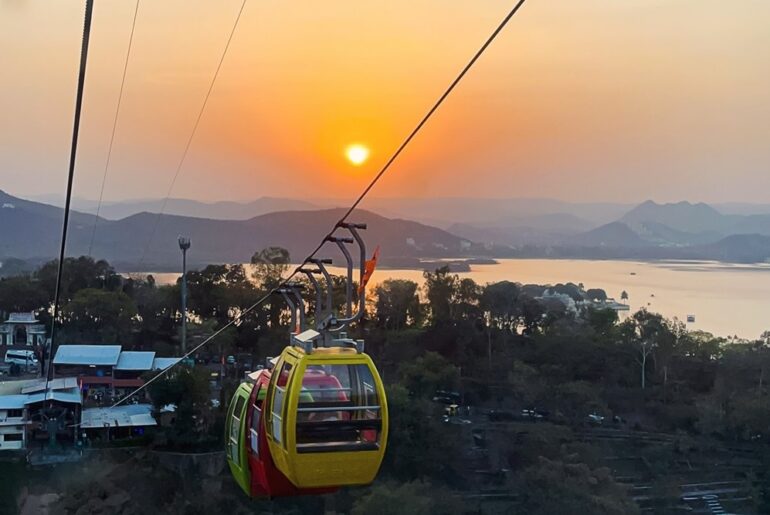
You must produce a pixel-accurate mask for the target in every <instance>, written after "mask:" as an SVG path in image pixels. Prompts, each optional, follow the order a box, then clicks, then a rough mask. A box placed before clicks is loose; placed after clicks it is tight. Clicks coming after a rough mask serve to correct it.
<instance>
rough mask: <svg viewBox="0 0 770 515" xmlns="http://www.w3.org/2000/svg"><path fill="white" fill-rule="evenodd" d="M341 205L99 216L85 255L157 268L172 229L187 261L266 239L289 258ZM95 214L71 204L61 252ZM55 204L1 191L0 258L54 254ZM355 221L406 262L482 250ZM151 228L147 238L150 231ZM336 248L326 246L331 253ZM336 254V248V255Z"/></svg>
mask: <svg viewBox="0 0 770 515" xmlns="http://www.w3.org/2000/svg"><path fill="white" fill-rule="evenodd" d="M342 214H343V210H342V209H339V208H336V209H322V210H312V211H311V210H308V211H280V212H274V213H269V214H264V215H260V216H256V217H253V218H250V219H248V220H213V219H207V218H195V217H189V216H178V215H162V216H161V217H158V216H157V215H156V214H151V213H139V214H135V215H131V216H128V217H126V218H122V219H120V220H106V219H100V220H99V223H98V228H97V233H96V238H95V239H94V245H93V250H92V255H93V256H94V257H97V258H105V259H107V260H108V261H110V262H111V263H112V264H113V265H115V266H116V267H117V268H119V269H121V270H124V271H133V270H137V268H140V269H142V271H148V270H155V271H162V270H165V269H168V268H173V269H175V268H178V262H179V259H180V254H179V248H178V246H177V237H178V235H180V234H184V235H186V236H189V237H190V238H191V239H192V241H193V247H192V250H191V251H190V253H189V259H190V263H191V265H192V266H195V265H202V264H207V263H220V262H230V263H235V262H247V261H249V259H250V258H251V256H252V254H253V253H254V252H255V251H257V250H259V249H261V248H263V247H266V246H270V245H278V246H282V247H285V248H287V249H288V250H289V251H290V253H291V255H292V256H293V257H295V258H296V259H300V258H303V257H305V256H306V255H307V254H308V253H309V252H310V251H311V250H312V249H313V248H315V246H316V244H317V243H318V242H319V240H320V238H321V237H323V235H324V234H326V233H327V232H328V230H329V229H330V228H331V227H333V225H334V223H335V222H336V221H337V220H338V219H339V218H340V216H342ZM94 218H95V217H94V216H93V215H89V214H84V213H80V212H73V213H72V217H71V225H70V232H69V238H68V242H67V253H68V255H82V254H87V253H88V247H89V243H90V241H91V235H92V231H93V222H94ZM61 220H62V210H61V209H60V208H58V207H54V206H49V205H46V204H41V203H37V202H30V201H26V200H22V199H19V198H16V197H12V196H10V195H8V194H6V193H4V192H2V191H0V258H3V257H15V258H21V259H32V260H42V259H51V258H52V257H54V256H56V255H57V254H58V251H57V249H58V245H59V241H60V232H61ZM354 221H356V222H363V223H367V224H368V225H369V230H368V231H367V233H366V240H367V242H368V243H369V245H371V247H372V248H371V250H373V249H374V246H375V245H380V246H381V248H382V259H383V262H384V263H385V264H387V262H388V260H397V261H398V262H399V263H404V262H409V261H408V260H407V261H405V259H406V258H412V260H413V261H412V262H414V263H417V258H423V257H431V258H436V257H458V256H462V255H469V254H471V253H476V254H478V253H479V252H482V253H483V252H484V249H483V248H482V247H481V246H475V247H474V246H473V245H471V243H470V242H468V241H467V240H465V239H463V238H460V237H458V236H455V235H453V234H450V233H448V232H446V231H444V230H442V229H438V228H435V227H431V226H427V225H424V224H420V223H417V222H412V221H408V220H400V219H390V218H385V217H382V216H379V215H377V214H374V213H372V212H369V211H364V210H359V211H357V212H356V215H355V218H354ZM156 224H157V228H156ZM153 231H154V232H155V234H154V237H153V238H152V242H151V243H150V237H151V235H152V233H153ZM337 253H338V251H336V250H335V249H330V254H332V255H335V256H336V255H337ZM338 259H341V256H339V257H338Z"/></svg>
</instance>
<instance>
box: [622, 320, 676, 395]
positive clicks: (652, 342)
mask: <svg viewBox="0 0 770 515" xmlns="http://www.w3.org/2000/svg"><path fill="white" fill-rule="evenodd" d="M622 331H623V334H624V335H625V336H626V338H627V339H628V341H629V343H631V345H633V346H634V347H635V348H636V361H637V363H639V366H640V374H641V386H642V390H644V389H645V387H646V385H647V379H646V378H647V360H648V358H649V357H650V356H651V355H652V354H653V353H654V352H655V350H656V349H657V348H658V347H659V346H660V345H661V344H662V342H666V343H665V344H668V340H669V339H670V338H671V337H672V335H671V332H670V331H669V328H668V327H667V326H666V323H665V320H664V319H663V317H662V316H661V315H659V314H657V313H650V312H649V311H647V310H646V309H640V310H639V311H637V312H636V313H634V314H633V315H632V316H631V317H630V318H629V319H628V320H626V321H625V322H624V323H623V329H622Z"/></svg>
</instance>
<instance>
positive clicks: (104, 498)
mask: <svg viewBox="0 0 770 515" xmlns="http://www.w3.org/2000/svg"><path fill="white" fill-rule="evenodd" d="M271 505H272V503H259V502H254V501H251V500H249V499H248V498H247V497H246V496H245V495H243V493H242V492H240V491H239V490H238V489H237V487H236V486H235V485H234V483H233V482H232V481H231V480H230V478H229V472H228V471H227V467H226V465H225V463H224V456H223V455H222V454H221V453H212V454H207V455H206V454H203V455H183V454H176V453H156V452H150V451H143V450H142V451H112V452H108V453H105V452H95V453H92V454H90V455H87V456H86V457H84V459H83V461H81V462H80V463H75V464H68V465H66V466H60V467H59V468H58V469H56V470H54V471H53V473H51V474H50V475H49V478H48V479H46V480H45V481H43V482H37V483H33V484H26V485H25V486H24V487H23V488H22V491H21V492H20V494H19V497H18V509H19V513H21V514H22V515H97V514H116V515H134V514H137V515H138V514H147V513H182V514H190V515H194V514H198V513H200V514H204V513H205V514H207V515H208V514H218V513H227V514H236V515H237V514H239V513H255V512H256V513H259V512H260V511H267V510H271V509H273V508H276V507H275V506H271ZM277 508H278V509H279V511H285V510H283V508H282V507H277ZM286 508H288V509H289V511H291V507H288V506H287V507H286Z"/></svg>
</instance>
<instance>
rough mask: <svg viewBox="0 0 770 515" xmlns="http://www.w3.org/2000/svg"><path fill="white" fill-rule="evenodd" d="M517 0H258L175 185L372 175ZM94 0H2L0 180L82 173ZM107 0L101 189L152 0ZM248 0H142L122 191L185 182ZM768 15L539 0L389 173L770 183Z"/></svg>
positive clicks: (306, 184)
mask: <svg viewBox="0 0 770 515" xmlns="http://www.w3.org/2000/svg"><path fill="white" fill-rule="evenodd" d="M513 1H514V0H506V1H502V0H472V1H471V0H331V1H326V2H319V1H318V0H294V1H292V2H286V1H285V0H283V1H279V0H248V2H247V4H246V8H245V11H244V13H243V17H242V20H241V23H240V25H239V27H238V30H237V32H236V33H235V37H234V39H233V42H232V45H231V48H230V52H229V54H228V55H227V58H226V60H225V62H224V65H223V68H222V71H221V74H220V77H219V81H218V82H217V84H216V86H215V89H214V91H213V94H212V97H211V99H210V102H209V105H208V108H207V110H206V112H205V114H204V117H203V120H202V123H201V126H200V130H199V131H198V134H197V136H196V138H195V140H194V141H193V144H192V149H191V152H190V154H189V157H188V161H187V163H186V165H185V166H184V168H183V170H182V172H181V175H180V178H179V181H178V183H177V185H176V187H175V189H174V191H173V196H175V197H190V198H197V199H202V200H212V201H213V200H221V199H249V198H254V197H258V196H263V195H271V196H296V197H341V196H352V195H353V194H354V193H356V192H357V191H359V190H360V189H361V188H362V186H363V184H364V183H365V182H366V181H367V180H368V179H369V178H370V177H371V176H372V175H373V174H374V173H375V172H376V170H377V168H378V167H379V166H380V165H381V164H382V163H383V162H384V161H385V160H386V159H387V157H388V155H389V153H391V152H392V151H393V150H394V149H395V147H396V146H397V145H398V144H399V143H400V141H401V140H402V139H403V138H404V137H405V136H406V134H407V133H408V132H409V131H410V130H411V129H412V127H413V126H414V125H415V124H416V122H417V121H418V120H419V119H420V118H421V117H422V116H423V114H424V113H425V111H426V110H427V109H428V107H429V106H430V105H431V104H432V103H433V102H434V101H435V99H436V98H437V97H438V95H439V94H440V93H441V92H442V91H443V89H444V88H445V87H446V86H447V85H448V83H449V82H450V81H451V80H452V79H453V78H454V76H455V75H456V74H457V72H458V71H459V70H460V68H461V67H462V66H463V65H464V64H465V62H466V61H467V60H468V59H469V58H470V56H471V55H472V54H473V53H474V52H475V51H476V49H477V48H478V47H479V45H480V44H481V42H482V41H483V40H484V39H485V38H486V37H487V36H488V34H489V33H490V32H491V30H492V28H493V27H494V26H495V25H496V24H497V23H498V22H499V21H500V19H501V18H502V17H503V16H504V15H505V13H506V12H507V11H508V10H509V9H510V7H511V6H512V5H513ZM83 3H84V2H83V1H81V0H78V1H75V0H56V1H50V0H26V1H25V0H0V189H4V190H6V191H8V192H10V193H13V194H19V195H28V194H44V193H52V192H60V191H63V188H64V185H65V175H66V169H67V159H68V155H69V144H70V131H71V124H72V113H73V106H74V96H75V83H76V75H77V64H78V57H79V46H80V36H81V32H82V16H83ZM95 3H96V6H95V11H94V21H93V32H92V39H91V49H90V52H91V54H90V56H91V58H90V60H89V63H88V66H89V68H88V75H87V82H86V91H85V107H84V117H83V123H82V132H81V136H82V139H81V144H80V155H79V159H78V166H77V179H76V191H75V193H76V195H78V196H84V197H90V198H95V197H98V192H99V186H100V182H101V177H102V172H103V169H104V162H105V158H106V152H107V146H108V142H109V134H110V129H111V126H112V120H113V114H114V110H115V104H116V101H117V95H118V90H119V86H120V76H121V72H122V67H123V59H124V56H125V49H126V45H127V43H128V35H129V30H130V24H131V17H132V14H133V9H134V1H133V0H96V2H95ZM239 7H240V0H226V1H225V0H208V1H201V0H196V1H193V0H162V1H158V0H155V1H147V0H143V1H142V2H141V3H140V7H139V17H138V21H137V28H136V34H135V38H134V49H133V53H132V55H131V60H130V62H129V69H128V78H127V82H126V88H125V96H124V99H123V107H122V110H121V116H120V119H119V122H118V123H119V125H118V130H117V137H116V140H115V147H114V151H113V156H112V166H111V169H110V174H109V178H108V182H107V186H106V190H105V197H106V198H107V199H122V198H146V197H157V196H163V195H165V192H166V190H167V188H168V185H169V182H170V180H171V176H172V175H173V172H174V169H175V167H176V164H177V162H178V160H179V158H180V156H181V153H182V150H183V147H184V143H185V141H186V139H187V137H188V136H189V131H190V130H191V127H192V124H193V122H194V118H195V116H196V114H197V112H198V109H199V107H200V103H201V102H202V100H203V96H204V94H205V91H206V88H207V87H208V82H209V80H210V77H211V75H212V73H213V71H214V69H215V67H216V64H217V60H218V58H219V54H220V52H221V50H222V48H223V46H224V44H225V41H226V38H227V35H228V33H229V30H230V27H231V24H232V22H233V20H234V18H235V15H236V13H237V11H238V8H239ZM769 27H770V1H768V0H734V1H731V2H724V1H716V0H582V1H576V0H528V2H527V3H526V4H525V6H524V7H523V8H522V10H521V11H520V12H519V14H518V15H517V16H516V17H515V18H514V19H513V20H512V22H511V24H510V25H509V26H508V28H507V29H506V30H505V32H504V33H503V34H502V35H501V36H500V38H499V39H498V40H497V41H496V42H495V43H494V44H493V46H492V47H491V48H490V49H489V51H488V53H487V54H485V56H484V57H483V58H482V59H481V60H480V61H479V63H478V65H477V67H476V68H474V69H473V70H472V71H471V73H470V74H469V75H468V76H467V77H466V80H465V81H464V82H463V83H462V84H461V86H460V87H459V88H458V89H457V90H456V92H455V93H454V94H453V96H451V97H450V98H449V100H448V101H447V102H446V103H445V105H444V106H443V107H442V109H441V110H440V111H439V112H438V114H437V115H436V116H435V118H434V119H432V120H431V122H430V123H429V124H428V126H426V128H425V130H424V131H423V132H422V133H421V134H420V135H419V136H418V138H417V139H416V140H415V141H414V142H413V145H412V146H410V147H409V148H408V150H407V152H406V153H405V154H404V155H403V156H402V158H401V159H400V160H399V161H397V162H396V164H395V166H394V167H393V169H392V170H391V172H390V175H388V176H387V177H386V179H385V180H383V181H382V183H381V184H380V185H379V186H378V188H377V190H376V191H375V192H374V193H375V195H377V196H409V197H414V196H416V197H419V196H492V197H503V196H515V197H555V198H562V199H567V200H619V201H638V200H643V199H646V198H654V199H656V200H662V201H667V200H681V199H689V200H704V201H726V200H741V201H755V202H770V30H769V29H768V28H769ZM353 142H359V143H363V144H366V145H367V146H369V147H370V148H371V157H370V159H369V161H368V162H367V163H366V164H365V165H363V166H361V167H353V166H351V165H350V164H349V163H347V161H346V160H345V159H344V155H343V152H344V149H345V147H346V146H347V145H348V144H350V143H353Z"/></svg>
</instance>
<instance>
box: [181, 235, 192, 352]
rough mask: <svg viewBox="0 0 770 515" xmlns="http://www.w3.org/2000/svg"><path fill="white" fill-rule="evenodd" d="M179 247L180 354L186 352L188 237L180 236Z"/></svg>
mask: <svg viewBox="0 0 770 515" xmlns="http://www.w3.org/2000/svg"><path fill="white" fill-rule="evenodd" d="M179 248H180V249H181V250H182V354H187V250H188V249H189V248H190V238H185V237H183V236H180V237H179Z"/></svg>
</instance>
